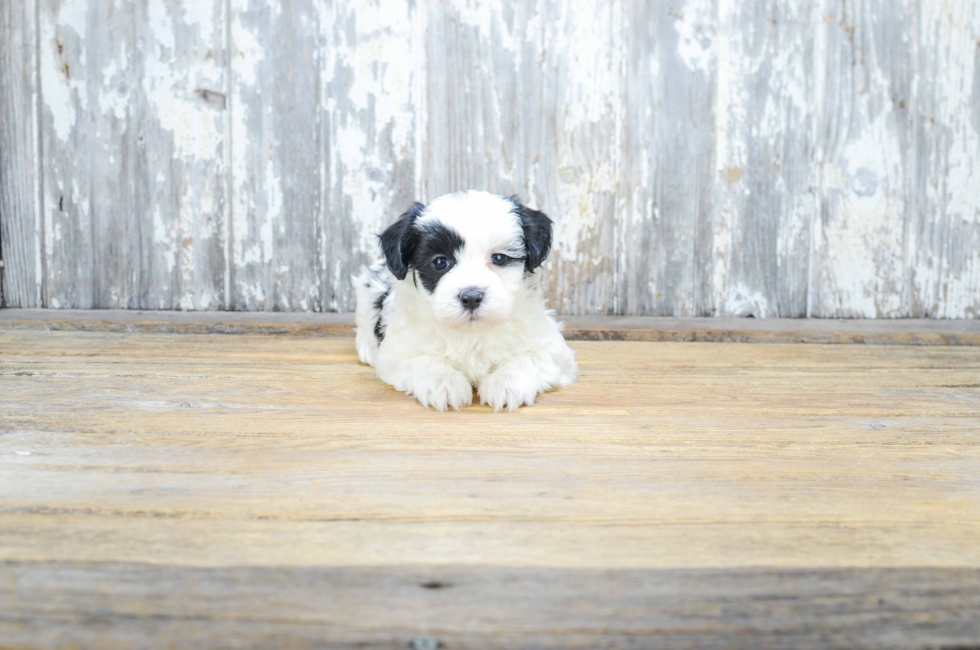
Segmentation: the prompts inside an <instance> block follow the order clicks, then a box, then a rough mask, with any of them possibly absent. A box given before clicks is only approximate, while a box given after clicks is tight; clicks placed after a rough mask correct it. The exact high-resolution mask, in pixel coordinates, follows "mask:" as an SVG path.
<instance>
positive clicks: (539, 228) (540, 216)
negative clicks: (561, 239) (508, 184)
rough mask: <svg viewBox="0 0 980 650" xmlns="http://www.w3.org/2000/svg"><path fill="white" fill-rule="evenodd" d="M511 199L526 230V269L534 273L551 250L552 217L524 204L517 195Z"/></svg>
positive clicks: (515, 212)
mask: <svg viewBox="0 0 980 650" xmlns="http://www.w3.org/2000/svg"><path fill="white" fill-rule="evenodd" d="M509 200H510V202H511V203H513V204H514V214H516V215H517V216H518V218H520V220H521V228H523V230H524V251H525V255H526V257H525V258H524V269H525V270H526V271H527V272H528V273H533V272H534V269H536V268H538V267H539V266H541V265H542V264H544V261H545V259H546V258H547V257H548V253H550V252H551V226H552V223H551V219H549V218H548V215H546V214H545V213H544V212H540V211H538V210H532V209H531V208H529V207H527V206H525V205H523V204H522V203H521V202H520V200H519V199H518V198H517V195H514V196H511V197H509Z"/></svg>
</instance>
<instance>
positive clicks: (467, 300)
mask: <svg viewBox="0 0 980 650" xmlns="http://www.w3.org/2000/svg"><path fill="white" fill-rule="evenodd" d="M459 301H460V302H461V303H463V307H465V308H466V309H469V310H470V311H475V310H476V308H477V307H479V306H480V303H481V302H483V292H482V291H480V290H479V289H466V290H465V291H463V293H461V294H459Z"/></svg>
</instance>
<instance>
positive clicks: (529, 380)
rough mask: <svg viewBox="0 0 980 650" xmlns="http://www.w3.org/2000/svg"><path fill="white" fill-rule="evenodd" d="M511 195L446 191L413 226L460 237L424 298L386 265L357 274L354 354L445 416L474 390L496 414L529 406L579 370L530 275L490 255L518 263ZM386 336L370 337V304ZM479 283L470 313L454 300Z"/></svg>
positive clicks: (411, 272) (416, 287) (410, 274)
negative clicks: (435, 226) (450, 262)
mask: <svg viewBox="0 0 980 650" xmlns="http://www.w3.org/2000/svg"><path fill="white" fill-rule="evenodd" d="M513 207H514V204H513V203H511V202H510V201H509V200H508V199H504V198H502V197H499V196H496V195H493V194H488V193H486V192H474V191H470V192H466V193H457V194H450V195H446V196H443V197H440V198H438V199H436V200H435V201H433V202H432V203H431V204H430V205H429V206H428V207H427V208H425V211H424V212H423V214H422V215H421V216H420V217H419V218H418V220H417V224H418V226H419V227H424V226H425V225H426V224H431V223H433V222H440V223H442V224H443V225H445V226H448V227H450V228H452V229H453V230H455V231H456V232H457V233H458V234H459V235H460V236H461V237H462V239H463V240H464V242H465V244H464V246H463V248H462V249H461V250H460V251H459V252H458V258H457V263H456V265H455V266H454V267H453V268H452V269H451V270H450V271H449V272H447V273H446V274H445V275H444V276H443V277H442V278H441V279H440V280H439V282H438V284H437V285H436V287H435V290H434V291H433V292H432V293H431V294H430V293H429V292H428V291H427V290H426V289H425V288H424V287H423V286H422V284H421V283H420V282H418V279H417V277H413V275H414V273H415V270H414V269H411V268H410V269H409V271H408V275H407V276H406V277H405V279H404V280H398V279H397V278H396V277H395V276H394V275H393V274H392V273H391V272H390V271H389V270H388V269H387V268H386V266H385V263H384V262H383V261H381V262H377V263H375V264H373V265H371V267H370V268H364V269H362V270H361V272H360V274H359V275H357V276H356V277H355V278H354V283H355V287H356V291H357V313H356V320H357V341H356V344H357V352H358V356H359V357H360V359H361V361H362V362H364V363H367V364H370V365H372V366H374V367H375V369H376V371H377V375H378V378H380V379H381V380H382V381H384V382H386V383H388V384H391V385H392V386H394V387H395V388H396V389H398V390H401V391H404V392H406V393H408V394H410V395H414V396H415V397H416V398H417V399H418V400H419V402H421V403H422V404H423V405H424V406H431V407H433V408H435V409H437V410H440V411H444V410H446V409H448V408H454V409H456V410H460V409H462V408H463V407H464V406H469V405H470V404H471V403H472V400H473V389H474V387H475V388H476V389H477V393H478V394H479V397H480V402H481V403H483V404H487V405H489V406H491V407H493V409H494V410H495V411H499V410H501V409H507V410H509V411H515V410H517V409H518V408H519V407H520V406H523V405H527V406H531V405H533V404H534V400H535V398H536V397H537V395H539V394H541V393H544V392H546V391H548V390H550V389H552V388H555V387H558V386H566V385H568V384H570V383H572V382H573V381H575V378H576V375H577V372H578V369H577V366H576V363H575V359H574V353H573V351H572V350H571V349H570V348H569V347H568V345H567V344H566V343H565V340H564V338H563V337H562V335H561V326H560V325H559V324H558V323H557V322H556V321H555V319H554V318H553V316H552V312H550V311H548V310H547V309H546V307H545V301H544V297H543V295H542V293H541V291H540V289H539V287H538V281H537V280H538V278H537V275H536V274H534V273H526V272H525V271H524V267H523V265H521V264H511V265H509V266H504V267H501V266H495V265H493V264H492V263H491V262H490V256H491V255H493V254H495V253H503V254H509V255H510V256H511V257H523V255H524V251H523V245H522V244H521V243H520V242H521V235H522V230H521V223H520V219H519V218H518V217H516V216H515V214H514V213H513ZM388 287H390V292H389V293H388V295H387V297H386V298H385V299H384V302H383V305H382V307H381V310H380V311H381V318H382V322H383V323H384V339H383V341H382V342H381V343H380V345H379V344H378V341H377V338H376V336H375V333H374V328H375V323H376V321H377V319H378V310H377V309H376V308H375V303H376V301H377V300H378V298H379V297H380V296H383V295H384V294H385V292H386V291H388ZM470 287H477V288H479V289H481V290H483V291H484V299H483V302H482V303H481V305H480V308H479V310H478V311H477V312H475V317H474V315H471V314H470V313H469V312H467V311H466V310H465V309H464V308H463V307H462V305H461V303H460V301H459V298H458V297H459V294H460V292H461V291H462V290H464V289H466V288H470Z"/></svg>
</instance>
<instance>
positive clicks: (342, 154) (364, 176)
mask: <svg viewBox="0 0 980 650" xmlns="http://www.w3.org/2000/svg"><path fill="white" fill-rule="evenodd" d="M327 4H328V6H327V8H325V9H324V10H323V16H322V18H321V21H320V47H319V49H318V55H319V57H320V63H319V66H320V70H321V79H320V83H321V88H320V115H321V122H320V131H319V134H320V140H319V144H318V145H317V146H318V149H320V150H322V151H324V152H325V155H324V159H323V162H322V163H321V168H322V172H321V173H322V175H323V178H322V180H323V189H322V190H321V194H322V205H321V206H320V211H321V213H322V214H321V215H320V222H318V227H319V230H318V234H317V237H318V244H317V250H318V251H319V261H318V272H319V274H320V277H321V283H320V285H319V286H320V294H319V305H320V308H321V309H323V310H325V311H353V310H354V307H355V297H354V289H353V286H352V284H351V282H350V277H351V276H352V275H353V274H355V273H357V271H358V270H359V269H360V267H361V265H363V264H369V263H371V262H373V261H375V260H377V259H379V258H380V256H381V253H380V250H379V248H378V243H377V238H376V235H377V234H378V233H380V232H382V231H383V230H384V229H385V228H386V227H387V226H388V224H390V223H392V222H393V221H394V220H395V218H396V217H397V216H398V215H400V214H401V213H403V212H404V211H405V210H407V209H408V208H409V207H410V206H411V205H412V203H413V202H415V201H417V200H421V199H422V198H423V196H422V194H420V193H419V187H418V185H419V183H418V181H419V176H418V174H419V172H418V166H419V165H418V162H417V158H418V157H419V156H420V155H421V154H420V152H419V151H418V146H419V145H418V141H419V140H420V137H421V136H420V128H421V127H420V126H419V125H420V121H421V120H423V119H424V113H423V112H422V110H421V109H419V108H418V106H419V105H420V104H421V102H422V101H423V100H422V98H421V95H422V88H423V83H424V82H423V76H424V74H425V72H424V69H423V68H424V60H425V52H424V45H425V44H424V42H423V41H422V38H421V36H422V31H423V30H422V29H421V25H422V24H423V21H424V12H425V10H424V8H423V5H416V4H414V3H405V2H401V1H400V0H399V1H384V2H371V3H364V2H357V1H355V0H338V1H336V2H331V3H327ZM431 198H434V197H431Z"/></svg>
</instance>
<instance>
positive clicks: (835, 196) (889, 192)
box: [807, 0, 917, 318]
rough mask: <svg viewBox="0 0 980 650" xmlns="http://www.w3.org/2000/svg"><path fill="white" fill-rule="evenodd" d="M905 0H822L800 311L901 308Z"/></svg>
mask: <svg viewBox="0 0 980 650" xmlns="http://www.w3.org/2000/svg"><path fill="white" fill-rule="evenodd" d="M916 6H917V3H915V2H913V0H857V1H851V2H845V0H823V3H822V6H821V8H820V13H821V15H822V19H823V21H822V24H821V25H820V28H819V29H818V31H817V36H816V41H815V50H814V55H813V57H814V61H815V62H816V75H815V81H814V105H815V106H818V107H820V109H819V112H818V115H817V117H816V123H815V128H816V133H815V138H814V156H815V159H816V160H815V163H816V164H817V165H818V166H819V172H818V173H819V190H818V191H819V196H820V201H819V223H817V224H815V226H814V228H813V240H812V242H811V250H812V259H811V262H810V263H811V266H812V270H811V274H812V280H811V287H810V306H809V309H808V314H807V315H810V316H818V317H845V318H875V317H880V318H894V317H902V316H908V315H909V313H910V311H911V310H910V306H909V304H908V292H907V288H906V287H907V284H906V279H907V275H906V262H905V259H906V251H907V246H908V239H907V228H908V225H909V219H910V211H911V204H910V194H909V191H908V188H909V182H910V178H911V173H912V166H913V162H912V157H913V154H912V146H913V145H912V142H913V137H912V117H911V115H912V110H911V109H910V101H911V99H910V98H911V91H912V78H913V67H912V66H913V60H912V54H911V47H910V43H911V42H912V38H913V32H914V25H915V20H914V14H915V7H916Z"/></svg>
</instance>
